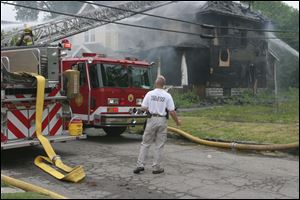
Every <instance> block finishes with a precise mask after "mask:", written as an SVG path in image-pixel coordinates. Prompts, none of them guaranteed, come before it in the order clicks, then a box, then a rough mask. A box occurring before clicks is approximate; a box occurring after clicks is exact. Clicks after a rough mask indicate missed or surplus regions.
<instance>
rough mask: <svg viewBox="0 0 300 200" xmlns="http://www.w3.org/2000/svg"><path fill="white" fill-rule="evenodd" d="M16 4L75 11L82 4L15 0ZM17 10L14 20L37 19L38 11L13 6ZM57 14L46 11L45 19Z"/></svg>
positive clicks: (59, 10) (60, 10)
mask: <svg viewBox="0 0 300 200" xmlns="http://www.w3.org/2000/svg"><path fill="white" fill-rule="evenodd" d="M14 3H16V4H18V5H26V6H30V7H34V8H43V9H47V10H54V11H58V12H66V13H76V12H78V10H79V9H80V8H81V6H82V5H83V4H82V3H81V2H75V1H15V2H14ZM15 10H16V11H17V16H16V20H20V21H25V22H26V21H27V22H28V21H35V20H37V19H38V15H39V13H40V11H38V10H33V9H28V8H22V7H18V6H15ZM57 16H58V15H57V14H53V13H48V14H47V16H46V19H52V18H55V17H57Z"/></svg>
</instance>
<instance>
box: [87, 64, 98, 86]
mask: <svg viewBox="0 0 300 200" xmlns="http://www.w3.org/2000/svg"><path fill="white" fill-rule="evenodd" d="M89 70H90V81H91V87H92V88H98V87H99V86H100V85H99V79H98V73H97V65H95V64H92V65H90V68H89Z"/></svg>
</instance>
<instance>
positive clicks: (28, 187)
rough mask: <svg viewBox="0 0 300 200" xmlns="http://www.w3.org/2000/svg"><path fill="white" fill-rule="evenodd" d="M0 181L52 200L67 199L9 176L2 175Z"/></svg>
mask: <svg viewBox="0 0 300 200" xmlns="http://www.w3.org/2000/svg"><path fill="white" fill-rule="evenodd" d="M1 181H3V182H4V183H6V184H7V185H10V186H14V187H17V188H20V189H22V190H25V191H31V192H36V193H39V194H43V195H46V196H49V197H51V198H53V199H67V198H66V197H64V196H62V195H59V194H57V193H55V192H52V191H49V190H46V189H44V188H42V187H39V186H36V185H32V184H30V183H26V182H24V181H21V180H18V179H14V178H11V177H9V176H5V175H2V174H1Z"/></svg>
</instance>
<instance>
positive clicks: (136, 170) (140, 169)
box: [133, 167, 145, 174]
mask: <svg viewBox="0 0 300 200" xmlns="http://www.w3.org/2000/svg"><path fill="white" fill-rule="evenodd" d="M144 170H145V168H144V167H137V168H136V169H135V170H133V173H135V174H139V173H140V172H141V171H144Z"/></svg>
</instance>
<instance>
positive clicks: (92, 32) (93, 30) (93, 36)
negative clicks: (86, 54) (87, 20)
mask: <svg viewBox="0 0 300 200" xmlns="http://www.w3.org/2000/svg"><path fill="white" fill-rule="evenodd" d="M90 39H91V42H95V40H96V35H95V29H92V30H90Z"/></svg>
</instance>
